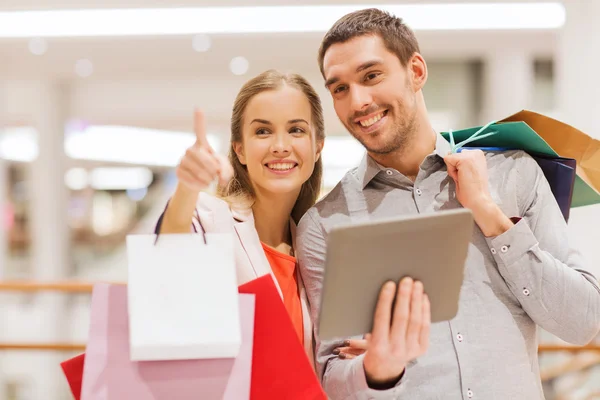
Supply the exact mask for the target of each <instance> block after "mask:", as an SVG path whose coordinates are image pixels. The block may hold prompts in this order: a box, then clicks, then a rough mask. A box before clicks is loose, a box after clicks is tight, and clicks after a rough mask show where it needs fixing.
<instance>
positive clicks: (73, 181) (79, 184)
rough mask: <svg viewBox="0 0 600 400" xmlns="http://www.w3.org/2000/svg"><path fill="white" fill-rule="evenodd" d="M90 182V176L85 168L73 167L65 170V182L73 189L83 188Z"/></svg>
mask: <svg viewBox="0 0 600 400" xmlns="http://www.w3.org/2000/svg"><path fill="white" fill-rule="evenodd" d="M88 183H89V178H88V173H87V171H86V169H85V168H71V169H69V170H68V171H67V172H65V184H66V185H67V187H68V188H69V189H71V190H83V189H85V188H86V187H87V186H88Z"/></svg>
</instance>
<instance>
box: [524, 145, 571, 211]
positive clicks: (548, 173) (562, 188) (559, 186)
mask: <svg viewBox="0 0 600 400" xmlns="http://www.w3.org/2000/svg"><path fill="white" fill-rule="evenodd" d="M533 158H534V159H535V161H537V163H538V165H539V166H540V168H541V170H542V172H543V173H544V176H545V177H546V180H547V181H548V184H549V185H550V190H552V194H553V195H554V198H555V199H556V202H557V203H558V206H559V207H560V211H561V212H562V215H563V217H564V218H565V221H567V222H568V221H569V216H570V211H571V206H572V199H573V190H574V188H575V181H576V178H577V174H576V172H575V171H576V168H577V162H576V160H574V159H572V158H564V157H545V156H533Z"/></svg>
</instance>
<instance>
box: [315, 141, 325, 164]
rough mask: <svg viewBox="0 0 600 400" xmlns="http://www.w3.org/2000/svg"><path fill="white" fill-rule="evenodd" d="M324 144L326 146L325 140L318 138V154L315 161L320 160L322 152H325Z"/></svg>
mask: <svg viewBox="0 0 600 400" xmlns="http://www.w3.org/2000/svg"><path fill="white" fill-rule="evenodd" d="M323 146H325V140H317V154H316V157H315V162H317V161H319V159H320V158H321V153H322V152H323Z"/></svg>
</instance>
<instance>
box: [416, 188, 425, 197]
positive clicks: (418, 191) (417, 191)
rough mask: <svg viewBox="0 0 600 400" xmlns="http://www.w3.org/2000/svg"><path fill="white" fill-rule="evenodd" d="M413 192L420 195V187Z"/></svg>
mask: <svg viewBox="0 0 600 400" xmlns="http://www.w3.org/2000/svg"><path fill="white" fill-rule="evenodd" d="M415 192H416V193H417V194H418V195H419V196H420V195H421V194H422V193H423V192H422V191H421V189H417V190H415Z"/></svg>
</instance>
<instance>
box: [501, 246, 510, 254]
mask: <svg viewBox="0 0 600 400" xmlns="http://www.w3.org/2000/svg"><path fill="white" fill-rule="evenodd" d="M500 251H501V252H503V253H506V252H507V251H508V247H507V246H502V247H501V248H500Z"/></svg>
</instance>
